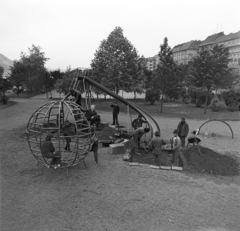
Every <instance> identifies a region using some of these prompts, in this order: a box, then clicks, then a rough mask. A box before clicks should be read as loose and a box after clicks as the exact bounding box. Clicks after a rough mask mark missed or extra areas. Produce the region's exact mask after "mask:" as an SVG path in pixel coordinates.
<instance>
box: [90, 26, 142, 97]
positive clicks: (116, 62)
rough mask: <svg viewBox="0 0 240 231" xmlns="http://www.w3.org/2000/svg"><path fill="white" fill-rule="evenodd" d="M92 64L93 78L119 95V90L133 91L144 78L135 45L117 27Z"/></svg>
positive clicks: (96, 53) (101, 46)
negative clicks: (136, 84)
mask: <svg viewBox="0 0 240 231" xmlns="http://www.w3.org/2000/svg"><path fill="white" fill-rule="evenodd" d="M94 56H95V57H94V59H93V60H92V62H91V68H92V78H93V79H94V80H96V81H97V82H99V83H101V84H103V85H104V86H106V87H108V88H109V89H110V90H112V91H114V92H116V93H117V94H118V92H119V90H121V89H122V90H124V91H127V92H129V91H132V89H133V86H134V85H135V83H136V82H137V81H139V80H140V78H141V77H142V76H141V75H139V73H140V72H141V62H142V60H141V59H140V57H139V56H138V54H137V51H136V49H135V48H134V47H133V45H132V44H131V43H130V42H129V41H128V40H127V38H125V37H124V36H123V29H122V28H121V27H116V28H115V29H114V30H113V31H112V32H111V33H110V35H109V36H108V38H107V39H106V40H103V41H102V42H101V44H100V46H99V49H98V50H97V51H96V52H95V54H94Z"/></svg>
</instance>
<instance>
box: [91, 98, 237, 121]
mask: <svg viewBox="0 0 240 231" xmlns="http://www.w3.org/2000/svg"><path fill="white" fill-rule="evenodd" d="M113 101H114V99H106V100H104V99H94V101H93V102H92V103H93V104H95V105H96V110H97V111H109V112H111V111H112V108H111V107H110V106H111V104H112V102H113ZM130 101H131V102H133V103H135V104H137V105H138V106H140V107H141V108H142V109H144V110H145V111H147V112H148V113H150V114H151V115H152V116H158V117H166V118H180V117H181V116H185V117H187V118H188V119H197V120H207V119H220V120H227V121H239V120H240V111H232V112H231V111H228V110H226V111H219V112H213V111H212V110H211V108H207V113H206V114H204V108H203V107H202V108H198V107H196V106H195V105H193V104H185V103H182V102H165V103H164V105H163V113H160V102H156V103H155V104H154V105H151V104H149V103H146V102H145V100H144V99H136V100H133V99H131V100H130ZM119 106H120V113H127V107H126V106H125V105H124V104H122V103H121V102H119ZM130 113H131V114H133V115H136V112H135V111H134V110H132V109H131V110H130Z"/></svg>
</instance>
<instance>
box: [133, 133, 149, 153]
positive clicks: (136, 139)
mask: <svg viewBox="0 0 240 231" xmlns="http://www.w3.org/2000/svg"><path fill="white" fill-rule="evenodd" d="M149 131H150V129H149V128H138V129H136V130H135V131H134V133H133V142H134V151H135V153H136V154H138V155H140V153H139V152H138V148H139V146H140V140H141V138H142V136H143V135H144V134H146V133H148V132H149Z"/></svg>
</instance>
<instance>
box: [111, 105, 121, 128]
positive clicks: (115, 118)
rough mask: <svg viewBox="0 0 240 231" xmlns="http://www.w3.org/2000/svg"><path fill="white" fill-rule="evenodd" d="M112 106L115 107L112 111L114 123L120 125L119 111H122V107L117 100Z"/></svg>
mask: <svg viewBox="0 0 240 231" xmlns="http://www.w3.org/2000/svg"><path fill="white" fill-rule="evenodd" d="M111 107H112V108H113V111H112V114H113V123H112V125H119V124H118V114H119V111H120V108H119V106H118V103H117V101H115V102H114V103H113V104H112V105H111Z"/></svg>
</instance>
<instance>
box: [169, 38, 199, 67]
mask: <svg viewBox="0 0 240 231" xmlns="http://www.w3.org/2000/svg"><path fill="white" fill-rule="evenodd" d="M200 43H201V41H200V40H192V41H190V42H186V43H182V44H179V45H177V46H175V47H173V49H172V52H173V60H174V62H175V63H176V64H187V63H188V62H189V61H190V60H191V59H192V58H194V57H196V56H197V54H198V53H197V52H198V49H199V48H198V46H199V44H200Z"/></svg>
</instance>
